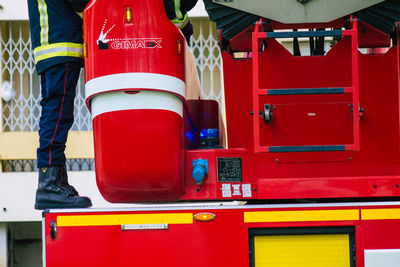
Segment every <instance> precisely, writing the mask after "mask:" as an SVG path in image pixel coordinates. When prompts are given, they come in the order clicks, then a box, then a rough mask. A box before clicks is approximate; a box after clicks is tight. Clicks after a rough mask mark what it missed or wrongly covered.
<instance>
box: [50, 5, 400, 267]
mask: <svg viewBox="0 0 400 267" xmlns="http://www.w3.org/2000/svg"><path fill="white" fill-rule="evenodd" d="M204 3H205V7H206V9H207V11H208V13H209V15H210V19H211V20H213V21H215V22H216V25H217V28H218V31H219V38H220V39H219V41H220V47H221V52H222V58H223V66H224V83H225V86H224V92H225V110H226V134H225V135H224V140H226V145H221V144H223V143H221V142H220V139H221V137H220V136H219V132H221V133H224V132H225V131H224V130H225V129H222V128H221V127H219V125H220V123H219V117H220V116H219V108H218V104H217V103H216V102H215V101H211V100H202V99H199V98H195V99H190V98H188V97H187V95H188V91H189V90H191V88H190V87H189V86H186V84H188V83H187V81H186V80H185V58H184V57H185V43H184V42H185V40H184V37H183V36H182V34H181V33H180V32H179V30H178V29H177V28H176V27H175V25H173V24H172V23H171V22H170V21H169V20H168V18H167V17H166V15H165V11H164V5H163V1H162V0H146V1H133V0H118V1H105V0H93V1H92V2H91V3H90V4H89V5H88V7H87V8H86V10H85V11H84V28H85V36H84V37H85V38H84V39H85V44H84V45H85V51H86V53H85V69H86V72H85V75H86V77H85V78H86V97H87V98H86V100H87V105H88V108H89V110H90V111H91V114H92V117H93V135H94V145H95V165H96V166H95V167H96V180H97V185H98V188H99V190H100V192H101V194H102V195H103V197H104V198H105V199H106V200H108V201H110V202H118V203H131V202H157V203H158V204H157V205H151V204H149V205H148V206H144V207H140V208H134V209H133V208H129V209H128V208H127V209H96V208H93V209H72V210H47V211H45V212H44V213H43V214H44V215H43V234H44V246H43V249H44V262H45V265H46V266H50V267H52V266H57V267H58V266H173V267H177V266H229V267H230V266H256V267H260V266H278V267H279V266H294V267H300V266H307V267H312V266H319V267H321V266H322V267H330V266H332V267H333V266H334V267H342V266H346V267H355V266H357V267H363V266H364V267H376V266H385V267H394V266H400V230H399V229H400V201H398V200H399V196H400V142H399V141H400V109H399V106H400V105H399V101H400V95H399V89H400V78H399V74H400V49H399V40H400V39H399V24H398V22H397V21H398V20H399V17H400V1H398V0H396V1H395V0H388V1H382V0H380V1H379V0H377V1H374V0H368V1H360V0H347V1H342V0H340V1H328V0H326V1H322V0H320V1H316V0H315V1H312V0H310V1H300V0H298V1H294V0H293V1H292V0H285V1H272V0H271V1H259V0H254V1H253V0H252V1H244V0H234V1H222V0H214V1H211V0H205V1H204ZM282 38H285V39H286V40H292V43H293V51H288V50H287V49H286V48H284V47H283V46H282V43H281V42H280V39H282ZM301 38H303V39H304V38H307V40H308V42H309V44H310V53H309V54H308V55H305V56H304V55H303V56H302V55H301V51H300V49H299V39H301ZM326 40H331V43H332V47H331V48H330V50H329V51H328V52H326V51H325V49H324V46H323V44H324V43H325V41H326ZM221 135H222V134H221ZM171 202H173V203H174V204H171ZM162 203H164V204H162Z"/></svg>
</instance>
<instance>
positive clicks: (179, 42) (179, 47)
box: [176, 40, 182, 55]
mask: <svg viewBox="0 0 400 267" xmlns="http://www.w3.org/2000/svg"><path fill="white" fill-rule="evenodd" d="M176 50H177V53H178V55H181V54H182V42H181V40H178V41H177V42H176Z"/></svg>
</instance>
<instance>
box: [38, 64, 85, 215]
mask: <svg viewBox="0 0 400 267" xmlns="http://www.w3.org/2000/svg"><path fill="white" fill-rule="evenodd" d="M79 72H80V66H79V65H77V64H74V63H64V64H59V65H57V66H54V67H52V68H50V69H49V70H47V71H46V72H45V73H43V74H42V81H41V85H42V100H41V102H40V104H41V106H42V114H41V117H40V123H39V126H40V129H39V140H40V142H39V143H40V146H39V148H38V150H37V157H38V168H39V186H38V190H37V193H36V204H35V208H36V209H46V208H71V207H89V206H91V201H90V199H89V198H87V197H80V196H79V195H78V194H77V192H76V190H75V189H72V188H70V187H69V185H68V182H67V180H66V178H65V176H64V168H65V155H64V150H65V143H66V141H67V136H68V131H69V129H70V128H71V126H72V124H73V121H74V117H73V108H74V97H75V88H76V84H77V81H78V78H79Z"/></svg>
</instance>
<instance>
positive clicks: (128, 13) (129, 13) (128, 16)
mask: <svg viewBox="0 0 400 267" xmlns="http://www.w3.org/2000/svg"><path fill="white" fill-rule="evenodd" d="M126 23H132V9H131V8H130V7H127V8H126Z"/></svg>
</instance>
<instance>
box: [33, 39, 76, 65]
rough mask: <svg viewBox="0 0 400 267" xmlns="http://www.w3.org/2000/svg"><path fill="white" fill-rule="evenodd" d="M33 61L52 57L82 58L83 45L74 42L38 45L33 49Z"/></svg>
mask: <svg viewBox="0 0 400 267" xmlns="http://www.w3.org/2000/svg"><path fill="white" fill-rule="evenodd" d="M34 55H35V63H37V62H39V61H40V60H44V59H48V58H52V57H79V58H83V45H82V44H76V43H57V44H50V45H43V46H39V47H37V48H36V49H35V50H34Z"/></svg>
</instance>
